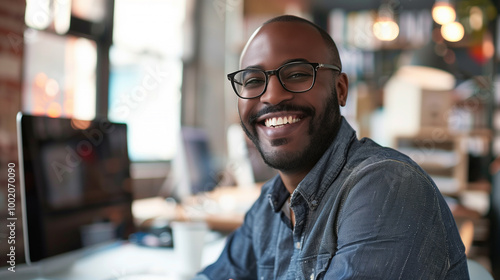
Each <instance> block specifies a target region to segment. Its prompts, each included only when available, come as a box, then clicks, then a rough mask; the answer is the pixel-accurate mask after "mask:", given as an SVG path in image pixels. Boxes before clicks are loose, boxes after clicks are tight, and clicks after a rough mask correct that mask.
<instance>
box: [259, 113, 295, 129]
mask: <svg viewBox="0 0 500 280" xmlns="http://www.w3.org/2000/svg"><path fill="white" fill-rule="evenodd" d="M298 121H300V118H294V117H292V116H288V117H278V118H270V119H266V120H265V122H264V124H265V125H266V126H267V127H272V126H274V127H276V126H282V125H285V124H292V123H296V122H298Z"/></svg>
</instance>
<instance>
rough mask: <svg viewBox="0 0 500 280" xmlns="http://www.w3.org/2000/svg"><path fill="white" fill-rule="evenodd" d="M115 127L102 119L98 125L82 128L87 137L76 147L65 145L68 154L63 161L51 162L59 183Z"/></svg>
mask: <svg viewBox="0 0 500 280" xmlns="http://www.w3.org/2000/svg"><path fill="white" fill-rule="evenodd" d="M77 122H87V121H77ZM115 129H116V127H115V126H114V125H113V124H112V123H110V122H108V121H106V120H101V121H99V124H98V126H97V127H95V128H92V129H88V130H87V129H83V130H81V132H82V133H83V135H84V136H85V138H86V139H83V140H81V141H79V142H78V143H77V144H76V146H75V148H72V147H70V146H69V145H67V146H66V147H65V150H66V152H67V154H66V157H65V158H64V161H63V162H59V161H53V162H52V163H51V167H52V170H53V171H54V172H55V175H56V177H57V180H58V181H59V183H61V182H62V181H63V179H64V175H65V174H67V173H72V172H73V171H74V170H75V168H77V167H78V166H79V165H80V164H81V163H82V160H83V158H84V157H87V156H89V155H91V154H92V152H93V150H94V148H96V147H98V146H99V145H101V144H102V142H103V140H104V134H107V133H112V132H113V131H114V130H115Z"/></svg>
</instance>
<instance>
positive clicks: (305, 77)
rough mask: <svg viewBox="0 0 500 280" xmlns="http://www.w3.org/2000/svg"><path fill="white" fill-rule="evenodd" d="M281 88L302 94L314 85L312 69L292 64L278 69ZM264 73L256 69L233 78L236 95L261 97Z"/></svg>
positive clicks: (300, 64) (264, 82)
mask: <svg viewBox="0 0 500 280" xmlns="http://www.w3.org/2000/svg"><path fill="white" fill-rule="evenodd" d="M278 75H279V80H280V82H281V84H282V86H283V87H284V88H285V89H286V90H288V91H291V92H304V91H307V90H309V89H310V88H311V87H312V85H313V83H314V75H315V73H314V67H313V66H312V65H310V64H306V63H293V64H288V65H284V66H282V67H281V68H279V69H278ZM266 78H267V77H266V73H265V72H264V71H262V70H257V69H246V70H243V71H241V72H238V73H237V74H236V75H235V76H234V82H233V83H234V88H235V90H236V91H237V92H238V95H240V96H241V97H244V98H252V97H256V96H259V95H261V94H262V93H263V92H264V90H265V88H266Z"/></svg>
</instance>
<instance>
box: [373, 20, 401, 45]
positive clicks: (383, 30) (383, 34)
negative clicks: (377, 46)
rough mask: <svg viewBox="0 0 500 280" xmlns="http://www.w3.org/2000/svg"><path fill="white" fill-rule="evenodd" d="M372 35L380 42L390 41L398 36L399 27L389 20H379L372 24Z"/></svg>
mask: <svg viewBox="0 0 500 280" xmlns="http://www.w3.org/2000/svg"><path fill="white" fill-rule="evenodd" d="M373 34H374V35H375V37H377V39H379V40H381V41H392V40H394V39H396V38H397V37H398V35H399V26H398V24H397V23H396V22H395V21H394V20H393V19H391V18H379V19H377V21H376V22H375V23H374V24H373Z"/></svg>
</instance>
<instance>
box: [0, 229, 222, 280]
mask: <svg viewBox="0 0 500 280" xmlns="http://www.w3.org/2000/svg"><path fill="white" fill-rule="evenodd" d="M214 236H215V237H217V238H215V237H214ZM224 243H225V239H224V238H220V236H218V235H213V236H211V238H208V239H207V243H206V245H205V248H204V251H203V256H202V266H203V267H205V266H206V265H208V264H211V263H213V262H214V261H215V260H216V259H217V257H218V256H219V254H220V252H221V251H222V249H223V248H224ZM80 253H81V255H80V257H79V258H78V259H77V260H76V261H75V262H74V263H73V264H72V265H69V266H67V267H66V268H64V269H59V270H57V271H49V272H47V271H44V270H45V269H46V268H47V267H48V266H52V265H54V262H61V261H62V260H63V259H64V257H65V256H64V255H61V256H58V257H55V258H49V259H47V260H46V261H43V263H41V264H37V265H35V266H31V267H28V266H24V267H16V268H17V271H16V272H14V273H13V272H10V271H1V272H0V279H9V280H56V279H57V280H122V279H123V280H125V279H126V280H149V279H151V280H152V279H163V280H182V277H180V276H179V275H178V272H179V268H181V267H182V263H179V260H178V258H176V256H175V253H174V250H173V249H170V248H151V247H143V246H137V245H135V244H131V243H122V244H114V245H108V246H106V247H104V248H101V249H99V250H96V251H95V252H92V253H90V254H89V253H88V252H80ZM70 254H72V255H73V256H71V257H74V254H75V252H73V253H70ZM5 270H6V269H5Z"/></svg>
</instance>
